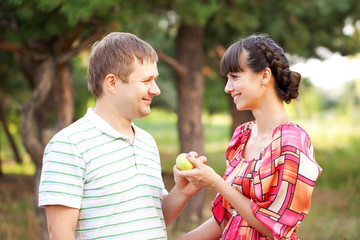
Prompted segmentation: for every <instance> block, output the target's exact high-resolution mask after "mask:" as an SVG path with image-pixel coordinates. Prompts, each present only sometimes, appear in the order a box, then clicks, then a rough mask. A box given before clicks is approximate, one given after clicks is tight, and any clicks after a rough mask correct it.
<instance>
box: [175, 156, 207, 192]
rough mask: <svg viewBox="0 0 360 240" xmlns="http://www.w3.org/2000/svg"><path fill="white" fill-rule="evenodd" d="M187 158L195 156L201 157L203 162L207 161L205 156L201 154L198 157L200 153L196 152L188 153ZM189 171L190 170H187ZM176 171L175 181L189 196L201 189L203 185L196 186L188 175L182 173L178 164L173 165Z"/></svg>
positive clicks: (200, 159)
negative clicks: (187, 177)
mask: <svg viewBox="0 0 360 240" xmlns="http://www.w3.org/2000/svg"><path fill="white" fill-rule="evenodd" d="M187 158H188V159H189V158H194V159H196V158H197V159H199V161H200V162H201V163H206V161H207V159H206V157H204V156H201V157H199V158H198V154H197V153H196V152H190V153H189V154H187ZM187 171H188V170H187ZM173 172H174V181H175V184H176V185H177V186H178V188H179V189H180V190H181V191H182V192H183V194H185V196H187V197H189V198H190V197H191V196H192V195H194V194H195V193H197V192H198V191H200V190H201V188H202V187H201V186H195V185H194V184H193V183H191V182H190V181H189V180H188V179H186V177H184V176H182V175H181V172H182V171H180V170H179V169H178V168H177V167H176V165H175V166H174V167H173Z"/></svg>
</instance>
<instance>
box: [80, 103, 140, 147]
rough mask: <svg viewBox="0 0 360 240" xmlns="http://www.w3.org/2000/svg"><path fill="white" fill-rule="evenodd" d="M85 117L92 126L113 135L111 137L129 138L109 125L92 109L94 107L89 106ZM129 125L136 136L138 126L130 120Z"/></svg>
mask: <svg viewBox="0 0 360 240" xmlns="http://www.w3.org/2000/svg"><path fill="white" fill-rule="evenodd" d="M85 117H86V118H87V119H88V120H89V121H90V122H91V123H92V124H94V126H95V127H96V128H97V129H98V130H99V131H101V132H103V133H105V134H107V135H109V136H111V137H113V138H121V139H123V140H129V141H130V138H129V137H127V136H124V135H122V134H121V133H119V132H118V131H116V130H115V129H114V128H113V127H111V126H110V124H108V123H107V122H106V121H105V120H104V119H102V118H101V117H100V116H99V115H97V114H96V113H95V111H94V108H92V107H89V108H88V110H87V113H86V114H85ZM131 126H132V127H133V129H134V131H135V138H136V137H137V136H138V134H139V133H140V131H138V127H136V126H135V124H134V123H133V122H132V123H131Z"/></svg>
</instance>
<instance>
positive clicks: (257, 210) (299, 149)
mask: <svg viewBox="0 0 360 240" xmlns="http://www.w3.org/2000/svg"><path fill="white" fill-rule="evenodd" d="M274 138H275V140H274V141H273V143H272V144H271V148H270V149H269V150H268V151H267V152H265V153H264V154H265V156H263V163H262V164H261V167H260V169H259V171H258V172H257V174H256V176H255V178H254V182H253V197H252V199H251V205H252V211H253V213H254V215H255V217H256V218H257V219H258V220H259V221H261V222H262V223H263V224H264V225H265V226H267V227H268V228H269V229H271V230H272V232H273V234H274V237H275V238H276V239H291V235H292V233H293V232H294V231H295V230H296V229H297V228H298V227H299V225H300V223H301V222H302V221H303V219H304V218H305V217H306V215H307V214H308V212H309V209H310V202H311V195H312V192H313V189H314V185H315V181H316V179H317V178H318V176H319V175H320V173H321V171H322V169H321V168H320V166H319V165H318V164H317V163H316V161H315V158H314V152H313V147H312V144H311V141H310V138H309V136H308V135H307V133H306V132H305V131H304V130H302V129H301V128H300V127H297V126H293V125H285V126H282V127H281V128H280V129H279V130H278V131H277V132H276V133H275V136H274Z"/></svg>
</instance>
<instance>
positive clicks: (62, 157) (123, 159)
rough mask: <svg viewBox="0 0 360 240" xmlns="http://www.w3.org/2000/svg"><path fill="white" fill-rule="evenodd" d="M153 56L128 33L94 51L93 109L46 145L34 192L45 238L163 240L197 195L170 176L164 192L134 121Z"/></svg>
mask: <svg viewBox="0 0 360 240" xmlns="http://www.w3.org/2000/svg"><path fill="white" fill-rule="evenodd" d="M157 60H158V57H157V54H156V52H155V51H154V49H153V48H152V47H151V46H150V45H149V44H147V43H146V42H144V41H143V40H141V39H139V38H138V37H136V36H135V35H133V34H130V33H118V32H114V33H110V34H109V35H107V36H105V37H104V38H103V39H102V40H101V41H99V42H97V43H95V44H94V46H93V48H92V51H91V54H90V57H89V66H88V86H89V89H90V91H91V92H92V94H93V96H94V97H95V98H96V106H95V108H89V109H88V111H87V113H86V115H85V116H84V117H83V118H81V119H80V120H78V121H76V122H75V123H73V124H71V125H70V126H69V127H67V128H65V129H63V130H62V131H60V132H59V133H57V134H56V135H55V136H54V137H53V139H52V140H51V141H50V142H49V143H48V145H47V147H46V149H45V153H44V158H43V169H42V175H41V181H40V188H39V206H40V207H45V208H46V216H47V223H48V230H49V235H50V239H74V238H75V239H98V238H101V239H110V238H111V239H166V238H167V236H166V225H169V224H170V223H172V222H173V221H174V220H175V219H176V217H177V216H178V215H179V213H180V212H181V210H182V209H183V207H184V206H185V204H186V202H187V201H188V199H189V198H190V197H191V196H192V195H194V194H195V193H196V192H197V191H199V188H196V187H194V185H191V184H190V183H189V182H188V181H187V180H186V179H185V178H181V177H179V176H176V175H175V183H176V184H175V186H174V188H173V189H172V190H171V192H170V193H168V192H167V191H166V190H165V187H164V183H163V181H162V176H161V165H160V158H159V152H158V148H157V146H156V143H155V140H154V139H153V137H152V136H151V135H150V134H149V133H147V132H145V131H144V130H142V129H140V128H138V127H136V126H135V125H134V123H133V122H132V120H134V119H139V118H142V117H145V116H147V115H148V114H150V104H151V101H152V98H153V97H154V96H157V95H159V94H160V89H159V88H158V86H157V84H156V78H157V77H158V75H159V73H158V70H157V65H156V64H157Z"/></svg>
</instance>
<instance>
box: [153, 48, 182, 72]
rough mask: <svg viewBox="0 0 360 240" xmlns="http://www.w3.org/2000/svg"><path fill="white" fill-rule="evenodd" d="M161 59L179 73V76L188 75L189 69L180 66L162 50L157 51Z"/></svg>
mask: <svg viewBox="0 0 360 240" xmlns="http://www.w3.org/2000/svg"><path fill="white" fill-rule="evenodd" d="M156 52H157V54H158V57H159V60H161V61H164V62H165V63H167V64H168V65H170V66H171V67H172V68H173V69H174V70H175V71H177V72H178V73H179V74H186V73H187V69H186V68H185V67H184V66H183V65H182V64H180V63H179V62H178V61H177V60H176V59H174V58H172V57H170V56H169V55H166V54H165V53H163V52H162V51H161V50H157V51H156Z"/></svg>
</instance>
